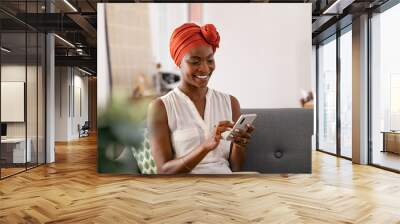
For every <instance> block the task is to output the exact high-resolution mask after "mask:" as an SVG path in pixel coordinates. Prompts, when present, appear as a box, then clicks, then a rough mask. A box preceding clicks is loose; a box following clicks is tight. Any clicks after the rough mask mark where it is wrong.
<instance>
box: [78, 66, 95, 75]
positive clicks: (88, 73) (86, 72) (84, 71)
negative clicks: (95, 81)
mask: <svg viewBox="0 0 400 224" xmlns="http://www.w3.org/2000/svg"><path fill="white" fill-rule="evenodd" d="M78 70H79V71H81V72H83V73H85V74H87V75H90V76H91V75H92V73H90V72H88V71H86V70H83V69H81V68H79V67H78Z"/></svg>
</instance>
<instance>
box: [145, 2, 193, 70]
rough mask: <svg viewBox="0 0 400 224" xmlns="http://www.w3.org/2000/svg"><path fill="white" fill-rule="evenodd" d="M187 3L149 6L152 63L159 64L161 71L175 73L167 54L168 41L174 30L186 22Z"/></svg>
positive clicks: (174, 66)
mask: <svg viewBox="0 0 400 224" xmlns="http://www.w3.org/2000/svg"><path fill="white" fill-rule="evenodd" d="M188 7H189V6H188V4H187V3H178V4H177V3H170V4H149V11H150V13H149V17H150V29H151V30H150V31H151V38H152V41H151V44H152V46H153V48H152V52H153V60H154V62H156V63H157V62H161V64H162V69H163V70H166V71H177V68H176V65H175V64H174V62H173V60H172V59H171V55H170V53H169V40H170V37H171V34H172V32H173V31H174V29H175V28H177V27H178V26H180V25H182V24H183V23H185V22H187V20H188Z"/></svg>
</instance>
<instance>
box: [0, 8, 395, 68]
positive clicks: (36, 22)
mask: <svg viewBox="0 0 400 224" xmlns="http://www.w3.org/2000/svg"><path fill="white" fill-rule="evenodd" d="M47 1H48V5H47V8H46V4H45V2H46V1H45V0H39V1H38V0H24V1H21V0H19V1H18V0H1V1H0V22H1V30H2V32H3V35H2V39H3V41H2V43H4V44H3V45H4V46H5V43H7V44H8V46H7V47H8V48H12V49H15V50H14V54H15V55H18V54H21V55H24V54H25V52H24V51H25V48H24V46H25V38H24V33H25V29H28V31H29V32H30V31H32V32H33V31H39V32H55V33H56V34H57V35H58V36H59V37H60V38H58V37H57V38H55V45H56V51H55V53H56V65H69V66H80V67H82V68H87V69H88V70H90V71H93V72H94V73H95V72H96V66H97V65H96V57H97V50H96V49H97V45H96V43H97V32H96V29H97V12H96V5H97V3H99V2H114V3H115V2H165V1H157V0H156V1H138V0H136V1H134V0H123V1H121V0H68V1H67V0H47ZM336 1H337V3H335V2H336ZM387 1H388V0H251V1H242V0H237V1H235V0H233V1H232V0H231V1H229V2H268V3H312V13H313V14H312V21H310V22H311V23H312V37H313V43H314V44H316V43H319V41H321V40H322V39H324V38H326V37H328V36H329V35H332V33H334V32H336V29H337V27H340V26H346V25H348V24H350V23H351V20H352V17H353V16H357V15H358V14H360V13H362V12H365V11H366V10H371V9H374V8H376V7H378V6H380V5H382V4H383V3H385V2H387ZM169 2H171V1H169ZM175 2H181V1H179V0H176V1H175ZM186 2H187V1H186ZM191 2H201V0H195V1H191ZM207 2H213V1H210V0H209V1H207ZM215 2H223V1H221V0H219V1H215ZM50 8H51V11H52V13H48V12H49V11H50ZM26 12H27V13H26ZM339 20H341V22H340V23H337V22H338V21H339ZM337 24H340V26H338V25H337ZM28 39H29V40H28V42H29V43H28V48H27V52H28V54H29V53H31V52H32V53H34V52H35V49H36V45H35V43H30V41H31V40H30V38H28ZM62 39H64V40H67V42H69V43H71V44H72V45H74V46H72V45H71V44H69V43H66V42H65V41H63V40H62ZM2 55H3V54H2ZM9 57H11V56H9ZM28 57H29V56H28Z"/></svg>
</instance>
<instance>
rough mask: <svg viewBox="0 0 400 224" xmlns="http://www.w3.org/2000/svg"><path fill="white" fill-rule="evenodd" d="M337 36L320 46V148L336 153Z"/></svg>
mask: <svg viewBox="0 0 400 224" xmlns="http://www.w3.org/2000/svg"><path fill="white" fill-rule="evenodd" d="M335 38H336V36H333V37H332V38H330V39H331V40H328V41H327V42H326V43H323V44H322V45H320V46H319V47H318V65H319V66H318V103H317V106H318V149H320V150H323V151H326V152H330V153H336V39H335Z"/></svg>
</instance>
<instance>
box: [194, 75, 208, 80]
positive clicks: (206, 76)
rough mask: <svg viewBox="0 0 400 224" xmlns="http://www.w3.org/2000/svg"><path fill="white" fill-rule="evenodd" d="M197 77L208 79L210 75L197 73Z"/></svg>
mask: <svg viewBox="0 0 400 224" xmlns="http://www.w3.org/2000/svg"><path fill="white" fill-rule="evenodd" d="M195 77H196V78H199V79H208V75H195Z"/></svg>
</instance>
